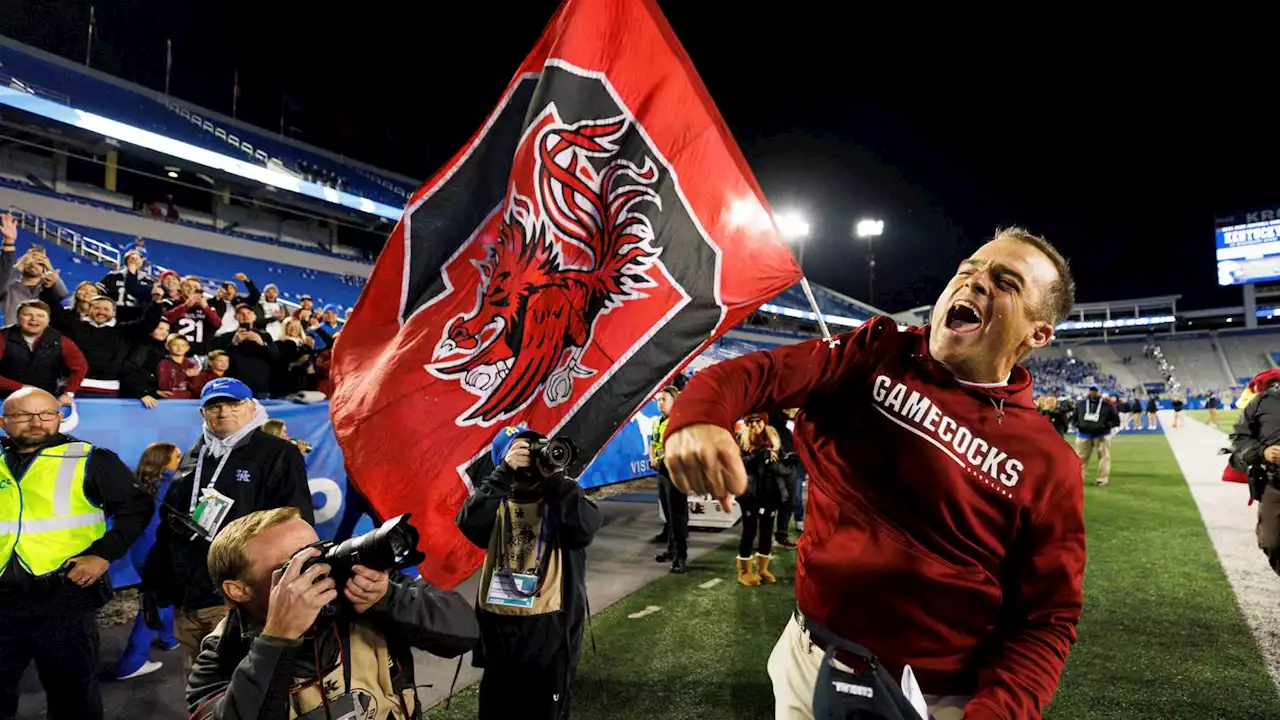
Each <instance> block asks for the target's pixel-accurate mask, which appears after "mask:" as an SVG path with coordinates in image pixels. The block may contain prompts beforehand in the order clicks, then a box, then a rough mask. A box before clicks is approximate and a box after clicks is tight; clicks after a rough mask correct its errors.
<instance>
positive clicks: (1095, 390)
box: [1089, 385, 1098, 392]
mask: <svg viewBox="0 0 1280 720" xmlns="http://www.w3.org/2000/svg"><path fill="white" fill-rule="evenodd" d="M1089 392H1098V386H1097V385H1093V386H1091V387H1090V388H1089Z"/></svg>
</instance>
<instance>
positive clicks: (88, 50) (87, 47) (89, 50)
mask: <svg viewBox="0 0 1280 720" xmlns="http://www.w3.org/2000/svg"><path fill="white" fill-rule="evenodd" d="M94 19H95V18H94V12H93V6H92V5H90V6H89V37H88V38H86V39H85V41H84V66H85V67H89V58H90V57H91V56H92V54H93V24H94Z"/></svg>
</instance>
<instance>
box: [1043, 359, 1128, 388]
mask: <svg viewBox="0 0 1280 720" xmlns="http://www.w3.org/2000/svg"><path fill="white" fill-rule="evenodd" d="M1022 365H1023V366H1024V367H1026V368H1027V370H1029V371H1031V377H1032V379H1033V381H1034V383H1035V391H1036V393H1037V394H1041V393H1054V394H1057V395H1063V394H1073V395H1074V394H1076V392H1077V390H1079V389H1080V388H1081V387H1089V386H1091V385H1097V386H1099V387H1101V388H1105V389H1106V390H1107V391H1108V392H1111V393H1112V394H1115V393H1116V392H1117V390H1118V388H1119V386H1120V383H1119V381H1117V380H1116V378H1115V376H1114V375H1109V374H1105V373H1103V372H1102V369H1101V368H1100V367H1099V366H1098V364H1097V363H1093V362H1083V361H1080V360H1077V359H1076V358H1072V357H1041V356H1038V355H1032V356H1031V357H1028V358H1026V359H1024V360H1023V361H1022Z"/></svg>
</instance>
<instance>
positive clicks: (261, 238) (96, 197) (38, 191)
mask: <svg viewBox="0 0 1280 720" xmlns="http://www.w3.org/2000/svg"><path fill="white" fill-rule="evenodd" d="M63 185H64V186H66V190H67V192H58V191H56V190H54V189H52V188H49V187H47V186H46V185H44V184H43V183H42V182H40V179H39V178H35V179H32V178H28V177H17V176H14V175H12V174H9V173H3V172H0V188H7V189H10V190H16V191H18V192H21V193H29V194H34V195H39V196H42V197H46V198H53V199H56V200H62V201H64V202H67V203H73V204H77V205H85V206H88V207H93V208H97V209H100V210H110V211H112V212H118V213H124V214H127V215H132V216H135V217H147V216H146V215H144V214H143V213H140V212H138V211H136V210H134V208H133V205H134V203H133V199H132V198H130V197H129V196H127V195H121V194H119V193H114V194H111V193H107V191H105V190H102V189H101V188H90V187H88V186H77V185H76V184H74V183H63ZM111 195H115V196H116V197H111ZM17 202H18V203H19V204H21V202H22V201H21V200H19V201H17ZM27 203H28V204H30V201H29V200H28V201H27ZM236 210H238V211H239V214H241V215H243V214H245V213H246V211H245V210H242V209H239V208H236ZM179 211H180V219H179V220H178V221H177V224H178V225H182V226H185V227H190V228H195V229H199V230H205V231H208V232H213V233H218V234H219V235H226V236H227V237H234V238H241V239H244V240H251V241H253V242H259V243H268V244H270V245H278V246H280V247H285V248H289V249H293V250H301V251H303V252H309V253H315V254H317V255H329V256H335V255H336V256H338V257H343V258H346V259H351V260H354V261H357V262H363V263H368V264H371V262H370V261H368V260H366V259H364V258H356V257H353V256H352V253H354V252H356V251H354V250H350V251H338V250H333V249H330V248H327V247H325V246H324V245H323V244H321V243H320V242H319V241H318V240H314V239H306V238H303V237H298V236H299V235H304V234H305V232H295V233H290V232H287V228H288V226H289V222H288V221H284V223H283V226H284V227H285V228H286V231H284V232H278V233H273V232H270V231H267V230H264V229H256V230H255V229H254V228H253V227H251V226H249V225H246V224H244V223H219V222H217V221H215V220H214V218H213V217H212V216H210V215H204V214H202V213H198V212H196V211H193V210H190V209H187V208H179ZM279 222H280V221H279V220H277V223H279ZM232 225H235V227H232ZM238 228H242V229H238Z"/></svg>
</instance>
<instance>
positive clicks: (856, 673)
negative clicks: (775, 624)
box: [792, 607, 919, 720]
mask: <svg viewBox="0 0 1280 720" xmlns="http://www.w3.org/2000/svg"><path fill="white" fill-rule="evenodd" d="M792 617H794V618H795V619H796V621H797V622H799V623H800V626H801V627H802V628H804V631H805V632H806V633H808V634H809V642H811V643H813V644H814V645H816V646H818V647H820V648H822V651H823V657H822V667H821V668H820V669H819V670H818V679H817V681H816V682H815V683H814V696H813V715H814V718H815V720H847V719H849V718H858V719H866V720H871V719H875V720H908V718H919V715H918V714H917V713H916V711H915V709H913V708H912V707H911V703H910V702H908V701H907V698H906V697H905V696H904V695H903V694H902V689H901V688H899V687H898V683H897V682H896V681H895V680H894V678H893V677H892V676H891V675H889V671H888V670H886V669H885V667H884V664H883V663H881V662H880V659H879V658H877V657H876V656H875V654H874V653H872V652H871V651H870V650H868V649H866V648H865V647H862V646H861V645H858V644H857V643H853V642H850V641H848V640H845V639H844V638H841V637H839V636H837V635H835V634H834V633H832V632H831V631H830V630H828V629H826V628H825V627H823V626H822V625H821V624H820V623H818V622H815V621H814V620H811V619H809V618H806V617H805V616H804V613H802V612H800V608H799V607H797V608H796V609H795V610H794V611H793V612H792ZM832 659H835V660H839V661H840V662H842V663H844V664H845V666H847V667H849V668H852V669H853V672H846V671H844V670H841V669H839V668H836V667H835V666H834V665H833V664H832V663H831V662H830V660H832ZM861 668H866V670H865V671H864V670H862V669H861Z"/></svg>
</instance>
